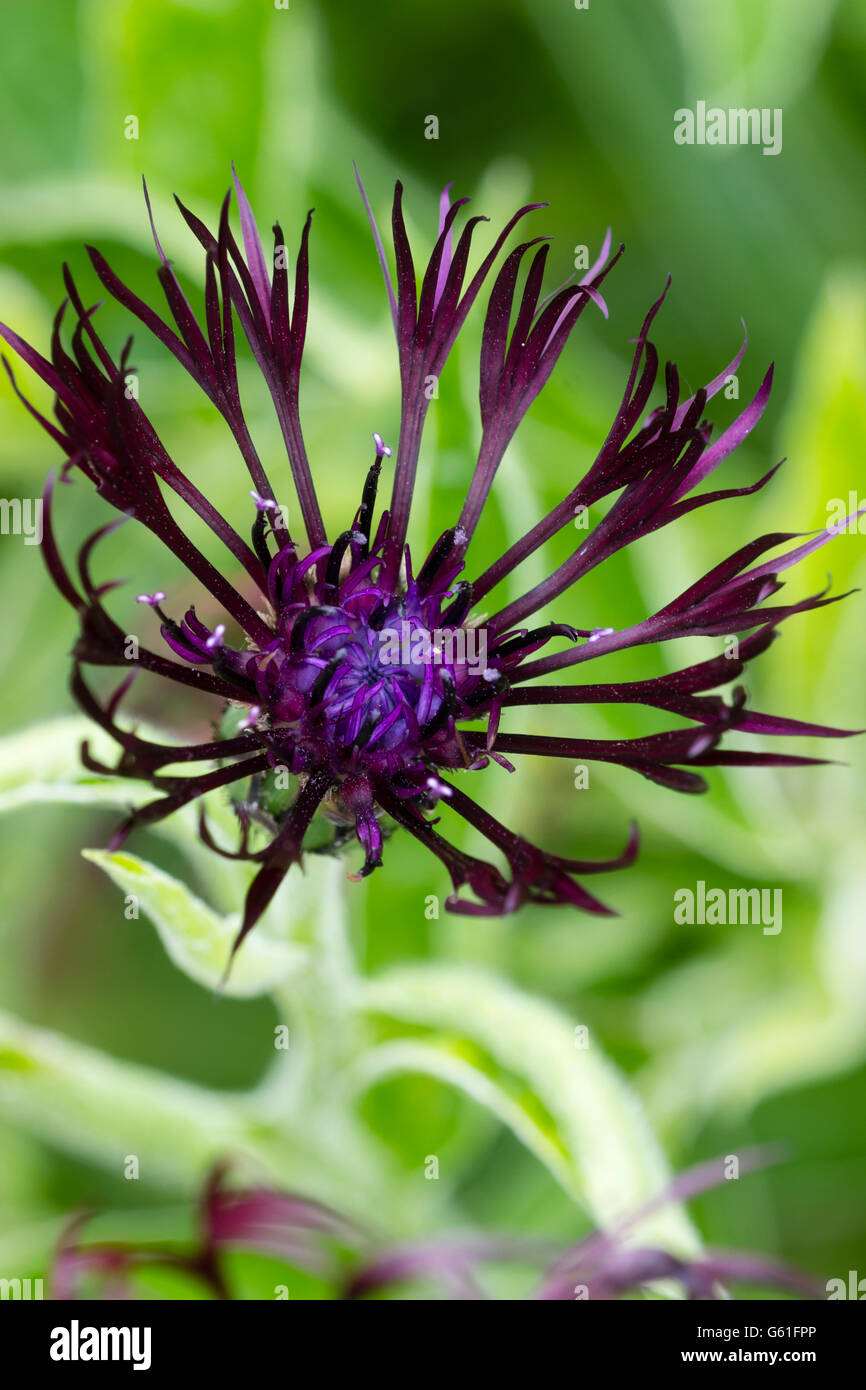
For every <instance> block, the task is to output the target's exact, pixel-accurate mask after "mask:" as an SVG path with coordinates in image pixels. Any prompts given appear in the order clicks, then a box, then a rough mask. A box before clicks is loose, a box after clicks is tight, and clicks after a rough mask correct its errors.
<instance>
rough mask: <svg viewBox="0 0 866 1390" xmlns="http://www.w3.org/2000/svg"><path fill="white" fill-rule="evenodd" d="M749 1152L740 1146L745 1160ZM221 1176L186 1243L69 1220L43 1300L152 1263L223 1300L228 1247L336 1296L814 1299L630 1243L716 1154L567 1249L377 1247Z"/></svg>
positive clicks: (488, 1238)
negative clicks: (746, 1291)
mask: <svg viewBox="0 0 866 1390" xmlns="http://www.w3.org/2000/svg"><path fill="white" fill-rule="evenodd" d="M757 1157H758V1156H757V1155H746V1156H745V1161H746V1164H747V1166H752V1165H753V1164H754V1161H755V1159H756V1158H757ZM228 1176H229V1173H228V1167H227V1165H225V1164H221V1165H218V1166H217V1167H216V1168H215V1169H214V1170H213V1171H212V1172H211V1174H210V1175H209V1177H208V1179H207V1181H206V1183H205V1186H204V1191H203V1193H202V1197H201V1200H200V1203H199V1222H198V1224H199V1235H198V1239H197V1240H196V1241H195V1242H194V1243H192V1244H190V1243H188V1242H186V1243H175V1244H172V1245H159V1244H151V1245H148V1246H143V1247H142V1246H136V1245H135V1244H130V1243H126V1242H112V1243H110V1244H109V1243H96V1242H92V1243H91V1242H84V1241H82V1240H81V1239H80V1237H81V1235H82V1232H83V1228H84V1226H85V1224H86V1222H87V1220H88V1217H87V1216H86V1215H84V1214H82V1215H78V1216H76V1217H74V1218H73V1219H72V1221H71V1222H69V1224H68V1225H67V1227H66V1229H65V1230H64V1232H63V1233H62V1235H61V1238H60V1241H59V1243H58V1248H57V1251H56V1254H55V1259H54V1264H53V1270H52V1290H51V1296H52V1298H54V1299H61V1300H69V1299H72V1300H75V1299H81V1298H83V1297H94V1296H95V1297H102V1298H131V1297H134V1296H135V1292H134V1288H133V1279H134V1276H135V1275H136V1274H137V1273H138V1274H141V1273H143V1272H146V1271H147V1270H148V1269H149V1268H154V1267H156V1268H160V1267H163V1268H169V1269H174V1270H178V1271H182V1272H184V1273H186V1274H187V1275H189V1276H191V1277H193V1278H194V1279H196V1280H198V1281H200V1282H201V1283H202V1284H203V1286H204V1287H205V1288H206V1289H207V1291H208V1292H209V1294H210V1295H211V1296H212V1297H216V1298H220V1299H230V1298H232V1297H234V1294H233V1291H232V1287H231V1284H230V1281H229V1280H228V1279H227V1276H226V1271H225V1268H224V1257H225V1255H226V1253H227V1252H229V1251H233V1250H243V1251H248V1252H252V1253H256V1254H261V1255H267V1256H269V1257H271V1258H274V1259H277V1260H280V1261H282V1262H284V1263H285V1264H286V1265H288V1266H290V1267H293V1268H295V1269H301V1270H304V1271H306V1272H308V1273H310V1274H313V1275H315V1276H316V1277H318V1278H320V1279H323V1280H325V1281H326V1282H328V1283H330V1284H331V1285H332V1286H333V1288H334V1289H335V1291H336V1292H337V1296H338V1297H340V1298H343V1299H362V1298H366V1297H369V1296H371V1295H373V1296H377V1295H378V1296H381V1295H383V1294H390V1295H391V1296H397V1297H399V1296H400V1295H401V1292H404V1291H405V1288H406V1286H407V1285H410V1286H411V1284H412V1283H413V1281H418V1280H422V1281H424V1282H426V1283H430V1284H432V1285H434V1286H435V1287H438V1289H439V1290H441V1293H442V1295H443V1296H444V1297H445V1298H446V1299H449V1300H452V1301H469V1300H477V1299H484V1298H487V1297H488V1296H489V1295H488V1292H487V1291H486V1289H485V1286H484V1279H483V1273H484V1271H485V1270H486V1269H487V1268H488V1267H490V1266H495V1265H497V1264H500V1265H501V1264H514V1265H519V1266H523V1267H526V1268H528V1269H532V1270H538V1269H542V1270H544V1274H543V1276H542V1277H541V1280H540V1281H539V1282H536V1284H535V1286H534V1288H533V1289H532V1291H531V1292H530V1293H529V1294H528V1295H527V1297H529V1298H531V1299H541V1300H546V1301H550V1300H555V1301H569V1300H574V1299H575V1298H577V1299H581V1300H583V1299H589V1300H593V1301H606V1300H609V1299H615V1298H622V1297H624V1296H628V1295H634V1296H638V1297H640V1296H642V1295H644V1294H646V1293H647V1291H648V1290H651V1288H652V1286H653V1284H655V1283H657V1282H658V1281H660V1280H666V1281H670V1282H674V1283H677V1284H678V1285H679V1286H680V1287H681V1289H682V1290H683V1292H684V1294H685V1296H686V1297H687V1298H690V1299H696V1300H716V1299H720V1298H724V1297H727V1296H728V1295H727V1292H726V1287H725V1286H726V1285H728V1284H730V1283H736V1284H739V1283H745V1284H753V1285H762V1286H765V1287H767V1288H769V1289H783V1290H785V1291H786V1292H788V1293H790V1294H791V1295H792V1296H794V1297H798V1296H799V1297H800V1298H817V1297H819V1296H820V1287H819V1285H818V1282H817V1280H815V1279H814V1278H811V1277H810V1276H808V1275H806V1274H804V1273H802V1272H801V1271H800V1270H797V1269H793V1268H791V1267H790V1266H789V1265H786V1264H783V1263H781V1262H780V1261H777V1260H773V1259H771V1258H769V1257H766V1256H764V1255H761V1254H754V1253H752V1252H746V1251H743V1252H739V1251H730V1252H723V1251H712V1250H708V1251H705V1252H703V1253H701V1254H699V1255H696V1256H693V1257H691V1258H686V1257H681V1256H677V1255H674V1254H672V1253H670V1252H669V1251H667V1250H663V1249H660V1248H658V1247H654V1246H642V1245H640V1244H638V1243H636V1241H635V1239H634V1231H635V1229H636V1228H637V1227H638V1226H639V1224H640V1222H641V1221H642V1220H643V1219H644V1218H645V1217H647V1216H649V1215H650V1214H651V1213H652V1212H654V1211H656V1210H657V1209H659V1208H661V1207H665V1206H667V1205H669V1204H670V1203H672V1202H682V1201H686V1200H688V1199H689V1198H691V1197H694V1196H695V1195H697V1194H698V1193H700V1192H705V1191H707V1190H708V1189H710V1188H714V1187H717V1186H720V1185H722V1183H723V1181H724V1178H725V1162H724V1161H723V1160H721V1159H714V1160H711V1161H709V1162H707V1163H703V1164H700V1165H698V1166H697V1167H695V1168H692V1169H689V1170H688V1171H686V1172H684V1173H682V1174H680V1175H679V1176H678V1177H676V1178H675V1179H674V1180H673V1181H672V1182H671V1183H669V1184H668V1186H667V1187H666V1188H665V1189H664V1190H663V1191H662V1192H661V1193H660V1194H659V1195H658V1196H657V1197H655V1198H653V1199H652V1200H651V1201H650V1202H647V1203H645V1204H644V1205H643V1206H642V1207H640V1208H639V1209H637V1210H636V1211H633V1212H631V1213H629V1215H628V1216H626V1217H625V1218H624V1219H623V1220H622V1221H621V1222H620V1223H619V1225H617V1226H615V1227H613V1228H611V1229H608V1230H595V1231H592V1232H591V1233H590V1234H589V1235H588V1236H585V1237H584V1239H583V1240H581V1241H579V1242H578V1244H577V1245H573V1246H571V1247H569V1248H568V1249H562V1248H561V1246H559V1245H558V1244H557V1243H554V1242H551V1241H547V1240H538V1239H532V1238H524V1237H517V1236H506V1235H491V1234H487V1233H468V1234H458V1235H447V1236H444V1237H428V1238H422V1239H414V1240H411V1241H406V1242H403V1243H401V1244H399V1245H389V1244H387V1243H385V1242H383V1241H382V1239H381V1237H379V1236H377V1234H376V1233H375V1232H374V1231H373V1230H371V1229H368V1228H367V1227H365V1226H362V1225H359V1224H358V1222H356V1221H354V1220H352V1219H350V1218H349V1217H346V1216H343V1215H341V1214H340V1213H338V1212H336V1211H334V1210H332V1208H330V1207H328V1206H324V1205H323V1204H322V1203H321V1202H317V1201H313V1200H311V1199H310V1198H308V1197H301V1196H297V1195H295V1194H294V1193H289V1192H283V1191H280V1190H279V1189H275V1188H270V1187H265V1186H253V1187H234V1186H231V1185H230V1184H229V1182H228ZM536 1278H537V1276H536ZM94 1285H95V1292H92V1291H90V1290H93V1289H94Z"/></svg>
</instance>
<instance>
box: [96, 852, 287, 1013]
mask: <svg viewBox="0 0 866 1390" xmlns="http://www.w3.org/2000/svg"><path fill="white" fill-rule="evenodd" d="M82 853H83V855H84V858H85V859H88V860H89V861H90V862H91V864H96V865H97V866H98V867H99V868H100V869H102V870H103V871H104V872H105V873H106V874H108V877H109V878H110V879H111V880H112V882H114V883H116V884H117V886H118V888H120V889H121V891H122V892H123V893H125V894H126V895H127V901H128V902H129V903H130V904H131V905H134V907H135V911H136V912H137V910H138V907H141V908H142V909H143V910H144V911H145V912H146V913H147V915H148V917H149V918H150V919H151V921H152V922H153V924H154V926H155V927H156V929H157V931H158V933H159V937H160V940H161V941H162V944H163V946H164V947H165V949H166V952H167V954H168V955H169V957H170V958H171V960H172V961H173V962H174V964H175V965H176V966H177V967H178V969H179V970H182V971H183V972H184V974H185V975H188V976H189V977H190V979H192V980H195V981H196V983H197V984H200V985H204V986H205V987H206V988H208V989H215V988H216V987H217V986H218V985H219V983H220V980H221V979H222V976H223V973H224V971H225V968H226V965H227V963H228V960H229V956H230V953H231V947H232V943H233V941H234V939H235V936H236V935H237V931H238V927H239V918H238V917H237V916H236V915H232V916H229V917H222V916H220V915H219V913H217V912H214V911H213V909H212V908H210V907H208V905H207V904H206V903H204V902H202V900H201V898H198V897H196V895H195V894H194V893H193V892H192V891H191V890H190V889H189V888H188V887H187V885H186V884H185V883H182V882H181V880H180V879H177V878H173V877H172V876H171V874H167V873H165V872H164V870H162V869H158V868H156V866H155V865H153V864H148V863H147V861H146V860H144V859H139V858H137V856H135V855H133V854H127V853H126V852H125V851H124V852H119V853H114V854H112V853H110V852H109V851H108V850H98V849H86V850H83V851H82ZM308 958H309V951H307V950H306V949H305V948H304V947H302V946H299V945H296V944H295V943H293V942H290V941H286V940H277V939H275V937H274V936H273V935H270V934H269V932H268V929H267V924H264V923H263V924H261V925H260V926H259V928H258V929H257V930H256V931H255V932H253V933H252V934H251V935H250V936H249V937H248V938H247V940H246V941H245V943H244V947H243V950H242V951H240V952H239V953H238V955H237V957H236V958H235V961H234V964H233V965H232V970H231V974H230V975H229V978H228V980H227V981H226V983H225V986H224V992H225V993H226V994H228V995H232V996H234V997H236V998H245V999H246V998H250V997H251V996H253V995H257V994H266V993H268V992H269V991H270V990H272V989H274V988H275V987H276V986H277V985H279V984H282V983H284V982H285V981H286V980H287V979H288V978H289V977H290V976H291V975H294V974H296V973H297V972H298V971H299V970H301V969H303V968H304V967H305V966H306V964H307V961H308Z"/></svg>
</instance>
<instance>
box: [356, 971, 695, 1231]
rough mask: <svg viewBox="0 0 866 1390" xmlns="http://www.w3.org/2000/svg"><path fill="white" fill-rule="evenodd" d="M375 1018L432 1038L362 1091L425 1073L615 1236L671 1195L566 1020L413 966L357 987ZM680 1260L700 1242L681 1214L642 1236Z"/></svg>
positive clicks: (640, 1131)
mask: <svg viewBox="0 0 866 1390" xmlns="http://www.w3.org/2000/svg"><path fill="white" fill-rule="evenodd" d="M359 1002H360V1004H361V1006H362V1007H363V1008H364V1009H365V1010H367V1011H368V1012H369V1013H372V1014H384V1015H387V1016H388V1017H389V1018H392V1019H397V1020H399V1021H400V1022H402V1023H406V1024H410V1025H413V1026H414V1027H415V1028H417V1027H419V1026H420V1027H423V1028H426V1029H429V1030H431V1033H430V1035H429V1036H425V1037H423V1038H421V1039H419V1038H417V1037H416V1038H413V1039H411V1040H401V1041H398V1042H394V1041H391V1042H388V1043H383V1044H381V1045H380V1046H378V1047H374V1048H372V1049H371V1050H370V1051H368V1052H367V1053H366V1054H364V1055H362V1057H361V1058H360V1060H359V1062H358V1064H357V1083H358V1085H359V1086H360V1087H362V1088H363V1087H367V1086H369V1085H371V1084H374V1083H375V1082H376V1081H378V1080H380V1079H382V1078H383V1077H384V1076H386V1075H389V1074H394V1073H395V1072H399V1071H422V1072H427V1073H430V1074H432V1075H434V1076H437V1077H439V1078H440V1079H443V1080H447V1081H450V1082H451V1084H453V1085H455V1086H458V1087H460V1089H461V1090H463V1091H465V1092H466V1093H467V1094H469V1095H470V1096H473V1097H474V1098H475V1099H476V1100H477V1101H479V1103H481V1104H483V1105H487V1106H488V1108H490V1109H491V1110H493V1111H494V1113H495V1114H496V1115H497V1116H498V1117H499V1118H500V1119H501V1120H502V1121H503V1122H504V1123H505V1124H507V1125H509V1127H510V1128H511V1129H512V1131H513V1132H514V1134H515V1135H516V1136H517V1138H518V1139H520V1140H521V1142H522V1143H524V1144H526V1145H527V1147H528V1148H529V1149H530V1150H531V1151H532V1152H533V1153H534V1154H535V1155H536V1157H538V1158H539V1159H540V1161H541V1162H543V1163H545V1164H546V1166H547V1167H548V1168H549V1170H550V1172H551V1173H552V1174H553V1176H554V1177H555V1178H556V1180H557V1181H558V1182H560V1183H561V1184H562V1186H563V1187H564V1188H565V1189H566V1190H567V1191H568V1192H569V1193H570V1195H571V1196H572V1197H574V1198H575V1199H576V1200H578V1201H580V1202H581V1203H583V1204H584V1205H585V1206H586V1207H587V1208H588V1210H589V1212H590V1213H591V1215H592V1216H593V1218H594V1219H595V1220H596V1221H597V1222H598V1223H599V1224H601V1225H609V1224H611V1223H612V1222H614V1221H616V1220H617V1219H618V1218H620V1217H622V1216H623V1215H625V1214H626V1213H627V1212H630V1211H631V1210H632V1209H633V1208H634V1207H636V1206H638V1205H639V1204H640V1203H641V1202H643V1201H645V1200H646V1199H648V1198H650V1197H653V1196H655V1195H657V1194H658V1192H659V1191H660V1190H661V1189H662V1188H663V1187H664V1185H665V1183H666V1182H667V1180H668V1177H669V1174H668V1171H667V1167H666V1164H665V1161H664V1158H663V1155H662V1153H661V1150H660V1148H659V1146H658V1144H657V1142H656V1140H655V1138H654V1136H653V1134H652V1131H651V1130H650V1127H649V1125H648V1123H647V1120H646V1118H645V1116H644V1113H643V1111H642V1109H641V1106H640V1103H639V1101H638V1100H637V1098H636V1096H635V1095H634V1093H633V1092H632V1091H631V1089H630V1088H629V1086H628V1085H627V1083H626V1082H625V1080H624V1078H623V1077H622V1076H621V1075H620V1074H619V1072H618V1071H617V1070H616V1068H615V1067H614V1066H613V1065H612V1064H611V1063H610V1062H609V1061H608V1059H607V1058H606V1057H605V1056H604V1055H603V1053H602V1051H601V1049H600V1047H599V1046H598V1044H597V1043H596V1042H595V1041H594V1039H592V1038H590V1039H589V1045H588V1046H585V1047H584V1046H582V1045H579V1043H582V1041H583V1040H582V1038H580V1037H579V1036H578V1035H577V1034H576V1032H575V1027H574V1024H573V1023H572V1022H571V1021H570V1020H569V1019H568V1017H567V1016H566V1015H565V1014H563V1013H562V1012H561V1011H560V1010H559V1009H557V1008H555V1007H554V1006H553V1005H551V1004H549V1003H547V1002H546V1001H544V1000H540V999H536V998H533V997H532V996H530V995H526V994H524V993H522V992H521V991H519V990H518V989H515V988H514V987H513V986H512V985H510V984H506V983H505V982H503V981H501V980H498V979H496V978H495V977H493V976H491V975H488V974H487V973H485V972H482V971H480V970H475V969H469V968H463V967H453V966H438V965H422V966H406V967H402V968H399V969H395V970H391V971H389V972H388V973H387V974H384V975H381V976H379V977H378V978H376V979H373V980H370V981H367V982H365V983H363V984H361V985H360V986H359ZM640 1235H641V1238H642V1239H646V1238H654V1239H656V1240H658V1241H660V1242H662V1243H664V1244H666V1245H667V1246H669V1247H671V1248H675V1249H677V1250H680V1251H682V1252H683V1253H689V1252H694V1251H695V1250H696V1248H697V1237H696V1235H695V1233H694V1230H693V1228H692V1226H691V1223H690V1222H689V1220H688V1218H687V1216H686V1215H685V1214H684V1212H683V1211H682V1209H681V1208H678V1207H674V1206H672V1207H668V1208H667V1209H665V1210H663V1211H661V1212H659V1213H657V1214H656V1215H654V1216H653V1217H651V1218H649V1219H648V1220H647V1221H646V1222H645V1223H644V1224H643V1225H642V1227H641V1230H640Z"/></svg>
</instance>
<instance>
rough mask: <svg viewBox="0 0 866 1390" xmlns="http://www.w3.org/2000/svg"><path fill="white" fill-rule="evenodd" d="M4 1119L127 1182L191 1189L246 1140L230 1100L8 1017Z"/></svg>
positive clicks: (2, 1035) (0, 1043)
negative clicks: (135, 1164)
mask: <svg viewBox="0 0 866 1390" xmlns="http://www.w3.org/2000/svg"><path fill="white" fill-rule="evenodd" d="M0 1113H2V1115H3V1117H4V1119H7V1120H9V1121H10V1122H12V1123H13V1124H16V1125H19V1126H21V1127H22V1128H24V1129H26V1130H28V1131H30V1132H31V1133H33V1134H37V1135H39V1137H40V1138H42V1139H44V1140H45V1141H46V1142H48V1143H50V1144H55V1145H57V1146H58V1147H60V1148H63V1149H67V1150H68V1151H70V1152H72V1153H75V1154H77V1155H80V1156H83V1157H85V1158H88V1159H90V1160H91V1161H93V1162H96V1163H100V1164H101V1165H103V1166H105V1167H108V1168H110V1169H113V1171H114V1172H115V1173H116V1174H118V1175H122V1173H123V1164H124V1160H125V1158H126V1156H127V1155H135V1156H136V1157H137V1158H138V1160H139V1164H140V1168H141V1172H142V1176H146V1177H147V1178H149V1179H151V1180H153V1181H157V1182H175V1181H177V1180H179V1179H180V1180H182V1181H183V1182H188V1183H191V1182H193V1181H194V1180H195V1177H196V1175H197V1174H198V1173H200V1171H201V1170H202V1168H203V1167H204V1166H205V1165H206V1164H207V1163H209V1162H211V1161H212V1160H213V1159H214V1158H216V1157H217V1156H218V1155H221V1154H224V1153H227V1152H231V1151H232V1150H233V1149H235V1148H236V1147H238V1146H239V1145H240V1144H241V1143H242V1141H243V1139H244V1137H245V1136H244V1129H245V1125H244V1122H243V1121H242V1120H241V1119H240V1118H239V1116H238V1115H237V1114H236V1113H235V1112H234V1111H233V1109H232V1107H231V1105H230V1104H229V1102H228V1101H227V1100H223V1099H222V1098H221V1097H220V1096H217V1095H215V1094H214V1093H212V1092H206V1091H204V1090H202V1089H201V1088H199V1087H198V1086H193V1085H190V1084H188V1083H185V1082H182V1081H179V1080H177V1079H175V1078H174V1077H170V1076H165V1075H163V1074H159V1073H157V1072H152V1071H150V1070H148V1068H146V1067H141V1066H135V1065H133V1064H132V1063H129V1062H121V1061H118V1060H116V1059H115V1058H111V1057H106V1056H104V1055H103V1054H102V1053H100V1052H98V1051H97V1050H96V1049H95V1048H91V1047H85V1046H84V1045H82V1044H81V1043H77V1042H74V1041H72V1040H71V1039H69V1038H65V1037H61V1036H60V1035H59V1034H56V1033H51V1032H48V1031H47V1030H45V1029H41V1028H34V1027H32V1026H31V1025H29V1024H26V1023H24V1022H22V1021H21V1020H20V1019H16V1018H13V1017H11V1016H10V1015H9V1014H6V1013H2V1012H0Z"/></svg>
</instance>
